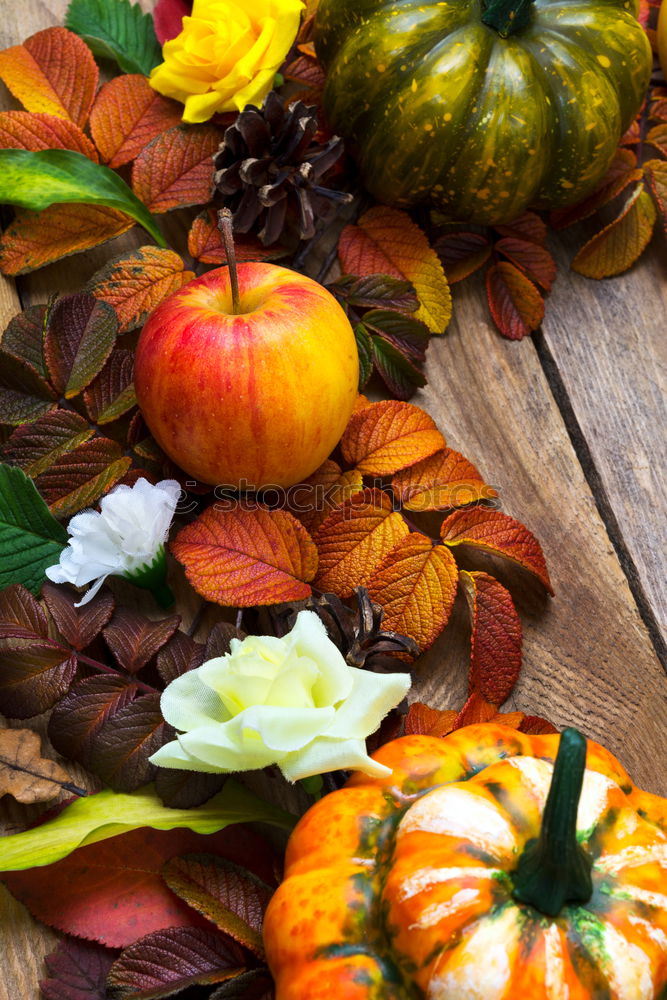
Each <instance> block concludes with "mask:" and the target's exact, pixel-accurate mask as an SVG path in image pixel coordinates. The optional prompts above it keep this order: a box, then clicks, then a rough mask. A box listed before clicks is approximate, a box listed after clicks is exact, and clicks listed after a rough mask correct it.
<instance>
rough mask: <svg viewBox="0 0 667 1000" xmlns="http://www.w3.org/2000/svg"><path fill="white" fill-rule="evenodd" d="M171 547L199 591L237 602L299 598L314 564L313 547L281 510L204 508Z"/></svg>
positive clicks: (229, 602)
mask: <svg viewBox="0 0 667 1000" xmlns="http://www.w3.org/2000/svg"><path fill="white" fill-rule="evenodd" d="M171 551H172V553H173V554H174V556H175V557H176V558H177V559H178V560H179V562H181V563H182V564H183V566H184V567H185V573H186V576H187V578H188V580H189V581H190V583H191V584H192V586H193V587H194V589H195V590H196V591H197V593H198V594H201V596H202V597H205V598H206V600H208V601H214V602H215V603H217V604H226V605H231V606H236V607H243V608H247V607H252V606H253V605H255V604H281V603H282V602H284V601H300V600H303V599H304V598H306V597H308V596H309V595H310V587H309V586H308V583H309V581H310V580H312V579H313V577H314V576H315V572H316V569H317V550H316V548H315V545H314V543H313V540H312V539H311V537H310V535H309V534H308V532H307V531H306V529H305V528H304V527H303V525H302V524H300V523H299V521H297V519H296V518H295V517H294V516H293V515H292V514H289V513H288V512H287V511H283V510H274V511H269V510H264V509H262V508H257V509H256V510H242V509H238V508H237V509H234V510H228V511H224V510H216V508H215V506H213V507H209V508H208V510H205V511H204V513H203V514H202V515H201V516H200V517H198V518H197V520H196V521H193V523H192V524H189V525H188V526H187V527H185V528H183V530H182V531H180V532H179V534H178V535H177V536H176V538H175V540H174V541H173V542H172V543H171Z"/></svg>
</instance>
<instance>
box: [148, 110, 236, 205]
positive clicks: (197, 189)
mask: <svg viewBox="0 0 667 1000" xmlns="http://www.w3.org/2000/svg"><path fill="white" fill-rule="evenodd" d="M221 139H222V132H221V131H220V129H218V128H216V127H215V126H214V125H189V126H178V127H176V128H170V129H168V130H167V131H166V132H164V133H162V135H159V136H158V137H157V139H153V141H152V142H151V143H149V145H148V146H146V148H145V149H144V150H142V152H141V153H140V154H139V156H138V157H137V158H136V160H135V161H134V164H133V166H132V190H133V191H134V193H135V194H136V196H137V197H138V198H140V199H141V201H143V203H144V204H145V205H146V206H147V207H148V208H149V209H150V211H151V212H169V211H171V209H173V208H186V207H187V206H188V205H201V204H203V203H204V202H207V201H209V200H210V197H211V194H212V193H213V173H214V167H213V154H214V153H216V152H217V151H218V146H219V145H220V141H221Z"/></svg>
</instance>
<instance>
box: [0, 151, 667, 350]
mask: <svg viewBox="0 0 667 1000" xmlns="http://www.w3.org/2000/svg"><path fill="white" fill-rule="evenodd" d="M644 173H645V176H646V180H647V181H648V185H649V187H650V189H651V192H652V194H653V197H654V198H655V201H656V204H657V206H658V210H659V212H660V214H661V216H662V225H663V227H664V229H665V233H667V163H665V162H664V160H647V161H646V162H645V163H644ZM3 343H4V341H3Z"/></svg>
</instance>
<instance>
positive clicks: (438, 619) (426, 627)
mask: <svg viewBox="0 0 667 1000" xmlns="http://www.w3.org/2000/svg"><path fill="white" fill-rule="evenodd" d="M458 578H459V571H458V567H457V565H456V561H455V559H454V556H453V555H452V554H451V552H450V551H449V550H448V549H446V548H445V547H444V545H433V543H432V542H431V540H430V538H427V537H426V536H425V535H422V534H420V533H419V532H417V531H413V532H411V533H410V534H409V535H406V536H405V538H402V539H401V541H400V542H399V543H398V545H396V546H395V548H393V549H392V550H391V552H390V553H389V555H388V556H387V557H386V559H385V560H384V562H383V563H382V565H381V566H380V567H379V568H378V569H376V570H375V572H374V573H373V575H372V577H371V578H370V580H369V581H368V593H369V594H370V596H371V599H372V600H374V601H376V602H377V603H378V604H381V605H382V607H383V609H384V619H383V627H384V628H389V629H392V630H393V631H394V632H400V633H401V635H409V636H411V637H412V638H413V639H414V640H415V642H416V643H417V645H418V646H419V647H420V649H421V650H425V649H428V648H429V647H430V646H432V645H433V643H434V642H435V640H436V638H437V637H438V636H439V635H440V633H441V632H442V630H443V629H444V627H445V625H446V624H447V622H448V621H449V616H450V614H451V612H452V607H453V605H454V598H455V597H456V589H457V586H458Z"/></svg>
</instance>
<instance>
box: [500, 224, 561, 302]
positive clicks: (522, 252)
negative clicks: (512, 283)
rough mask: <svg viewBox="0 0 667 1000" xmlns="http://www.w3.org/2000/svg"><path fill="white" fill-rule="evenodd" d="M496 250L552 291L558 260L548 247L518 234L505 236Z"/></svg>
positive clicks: (533, 279)
mask: <svg viewBox="0 0 667 1000" xmlns="http://www.w3.org/2000/svg"><path fill="white" fill-rule="evenodd" d="M495 250H496V251H497V252H498V253H501V254H503V256H505V257H508V258H509V260H511V261H512V263H513V264H516V266H517V267H518V268H519V269H520V270H521V271H523V272H524V274H526V275H528V277H529V278H530V279H531V281H534V282H535V283H536V284H538V285H540V286H541V287H542V288H543V289H544V290H545V291H547V292H548V291H550V289H551V286H552V284H553V282H554V279H555V277H556V261H555V260H554V259H553V257H552V256H551V254H550V253H549V251H548V250H547V248H546V247H543V246H540V245H539V244H538V243H533V242H531V241H530V240H524V239H523V238H520V237H516V236H504V237H503V238H502V239H501V240H498V242H497V243H496V245H495Z"/></svg>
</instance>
